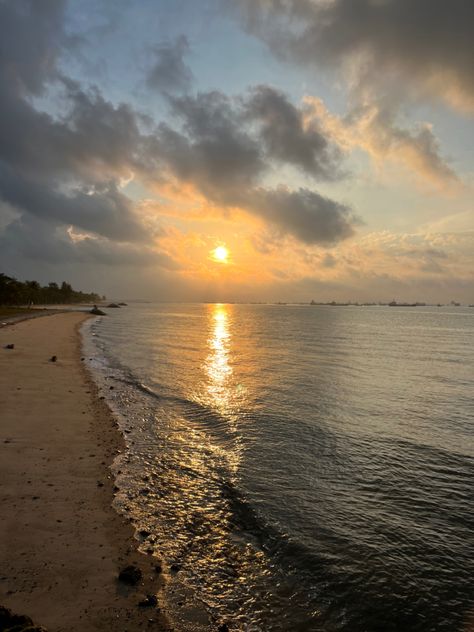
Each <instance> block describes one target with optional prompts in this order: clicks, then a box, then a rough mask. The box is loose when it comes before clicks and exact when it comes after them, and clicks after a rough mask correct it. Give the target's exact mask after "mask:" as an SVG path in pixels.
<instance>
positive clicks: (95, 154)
mask: <svg viewBox="0 0 474 632" xmlns="http://www.w3.org/2000/svg"><path fill="white" fill-rule="evenodd" d="M63 9H64V3H63V2H58V1H53V0H47V1H45V2H41V3H39V2H34V1H32V0H31V1H30V2H27V1H23V0H19V1H18V2H14V3H13V2H0V49H1V55H0V77H1V83H0V115H1V118H0V196H1V198H3V200H4V201H6V202H8V203H9V204H10V205H12V206H13V207H14V208H16V209H17V210H18V211H20V212H27V213H29V214H31V215H33V216H36V217H38V218H44V219H47V220H48V221H49V222H54V225H55V226H64V225H74V226H77V227H79V228H81V229H83V230H86V231H89V232H93V233H97V234H100V235H103V236H105V237H108V238H110V239H113V240H117V241H123V242H125V241H142V242H147V241H149V240H150V233H149V231H148V230H147V229H146V228H145V227H144V226H143V225H142V223H141V222H140V221H139V219H138V217H137V216H136V214H135V213H134V209H133V205H132V203H131V201H130V200H129V199H128V198H127V197H126V196H125V195H124V194H123V193H121V192H120V190H119V188H118V180H119V178H120V177H121V176H123V175H129V173H130V171H131V170H132V169H141V168H147V167H150V165H145V162H146V160H147V158H146V156H148V155H149V154H147V152H146V151H145V150H144V149H143V147H142V142H145V139H144V138H143V137H142V136H141V135H140V132H139V129H138V122H137V117H136V115H135V114H134V113H133V112H132V110H131V109H130V108H129V107H128V106H126V105H119V106H113V105H112V104H110V103H109V102H107V101H106V100H105V99H104V98H103V97H102V96H101V94H100V93H99V92H98V91H97V90H89V91H87V92H86V91H84V90H82V89H81V88H80V86H78V85H77V84H76V83H74V82H72V81H71V80H69V79H67V78H65V77H62V76H60V74H59V73H58V72H57V69H56V65H55V64H56V60H57V56H58V55H59V53H60V49H61V46H64V45H66V44H67V42H68V39H67V37H66V36H65V35H64V32H63V29H62V19H63ZM53 80H54V82H55V85H56V86H59V87H61V88H62V99H63V106H64V108H63V113H62V116H61V118H56V119H54V118H53V117H52V116H51V115H49V114H48V113H45V112H42V111H38V110H37V109H35V107H34V106H33V104H32V101H31V99H30V96H32V95H37V94H41V93H42V91H44V90H45V89H46V85H47V83H48V82H50V81H53ZM58 247H59V244H58Z"/></svg>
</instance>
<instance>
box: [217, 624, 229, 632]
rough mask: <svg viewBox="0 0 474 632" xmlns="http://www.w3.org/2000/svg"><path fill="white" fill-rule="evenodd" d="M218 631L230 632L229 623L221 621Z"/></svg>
mask: <svg viewBox="0 0 474 632" xmlns="http://www.w3.org/2000/svg"><path fill="white" fill-rule="evenodd" d="M217 632H229V626H228V625H227V623H221V625H220V626H219V627H218V628H217Z"/></svg>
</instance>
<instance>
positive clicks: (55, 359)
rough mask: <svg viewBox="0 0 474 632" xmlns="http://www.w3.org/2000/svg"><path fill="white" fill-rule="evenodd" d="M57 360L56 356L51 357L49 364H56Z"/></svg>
mask: <svg viewBox="0 0 474 632" xmlns="http://www.w3.org/2000/svg"><path fill="white" fill-rule="evenodd" d="M57 359H58V356H55V355H53V356H51V357H50V359H49V361H50V362H56V361H57Z"/></svg>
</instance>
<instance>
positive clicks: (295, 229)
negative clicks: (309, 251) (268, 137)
mask: <svg viewBox="0 0 474 632" xmlns="http://www.w3.org/2000/svg"><path fill="white" fill-rule="evenodd" d="M249 198H250V199H249V202H250V204H251V206H252V208H253V209H254V212H256V213H258V214H259V215H260V216H261V217H262V218H264V219H265V220H267V221H269V222H271V223H272V224H274V225H276V226H278V227H280V228H281V229H282V230H283V231H284V232H288V233H290V234H291V235H293V236H294V237H296V238H297V239H299V240H300V241H302V242H304V243H307V244H322V245H330V244H334V243H336V242H338V241H341V240H342V239H346V238H347V237H350V236H351V235H353V234H354V228H355V226H356V225H357V224H358V223H359V222H358V220H357V218H355V217H354V215H353V214H352V213H351V210H350V209H349V208H348V207H347V206H345V205H343V204H339V203H338V202H334V201H333V200H330V199H329V198H326V197H323V196H322V195H319V193H316V192H315V191H311V190H309V189H298V190H296V191H290V190H288V189H286V188H283V187H281V188H278V189H256V190H255V191H253V192H252V193H251V194H250V195H249Z"/></svg>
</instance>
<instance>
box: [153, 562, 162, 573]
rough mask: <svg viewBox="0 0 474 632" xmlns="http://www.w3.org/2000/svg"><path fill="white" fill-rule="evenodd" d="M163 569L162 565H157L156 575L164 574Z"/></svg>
mask: <svg viewBox="0 0 474 632" xmlns="http://www.w3.org/2000/svg"><path fill="white" fill-rule="evenodd" d="M162 570H163V568H162V566H161V564H155V573H157V574H158V575H159V574H160V573H161V572H162Z"/></svg>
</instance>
